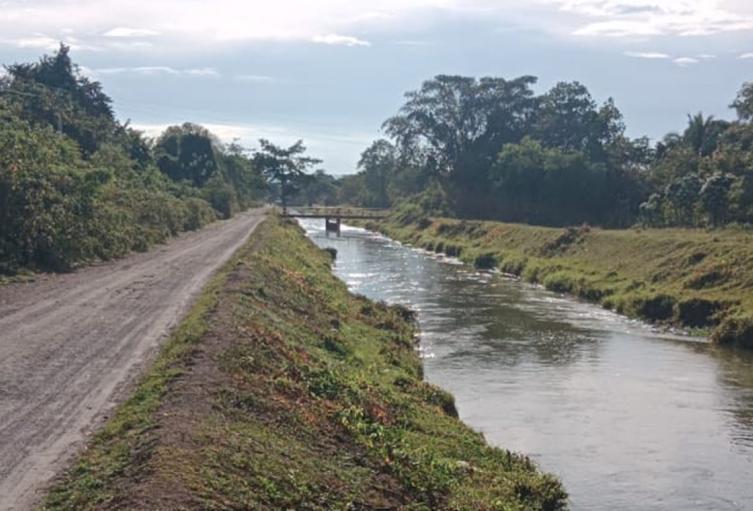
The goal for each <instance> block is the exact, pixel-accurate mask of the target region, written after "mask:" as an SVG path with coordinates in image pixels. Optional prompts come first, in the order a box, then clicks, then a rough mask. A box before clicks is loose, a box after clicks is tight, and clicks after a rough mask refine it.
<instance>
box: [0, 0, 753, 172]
mask: <svg viewBox="0 0 753 511" xmlns="http://www.w3.org/2000/svg"><path fill="white" fill-rule="evenodd" d="M61 41H62V42H65V43H66V44H68V45H70V46H71V48H72V57H73V59H74V61H75V62H77V63H78V64H79V65H80V66H81V69H82V72H83V73H85V74H86V75H88V76H90V77H92V78H94V79H96V80H99V81H101V82H102V84H103V86H104V89H105V92H106V93H107V94H109V95H110V96H111V97H112V98H113V100H114V106H115V110H116V113H117V115H118V117H119V118H120V119H121V120H123V121H126V120H130V122H131V125H132V126H135V127H137V128H139V129H142V130H144V131H145V132H146V133H147V134H149V135H156V134H158V133H159V132H160V131H161V130H162V129H163V128H164V127H165V126H168V125H171V124H177V123H182V122H185V121H191V122H196V123H199V124H203V125H204V126H206V127H208V128H209V129H211V130H212V131H213V132H215V133H216V134H217V135H218V136H219V137H220V138H221V139H223V140H225V141H228V142H229V141H232V140H234V139H239V141H240V142H241V144H243V145H245V146H247V147H249V148H253V147H254V146H255V145H256V140H258V138H261V137H263V138H268V139H270V140H272V141H273V142H275V143H279V144H292V143H293V142H295V141H296V140H297V139H299V138H301V139H303V140H304V142H305V143H306V145H307V147H308V148H309V152H310V153H311V154H312V155H313V156H317V157H319V158H321V159H323V160H324V163H323V164H322V166H323V168H325V169H326V170H327V171H328V172H331V173H334V174H348V173H352V172H354V171H355V169H356V164H357V161H358V157H359V154H360V153H361V151H363V150H364V149H365V148H366V147H367V146H368V145H369V143H370V142H371V141H372V140H374V139H375V138H378V137H380V136H382V133H381V131H380V126H381V124H382V122H383V121H384V120H385V119H387V118H388V117H390V116H392V115H394V114H395V113H396V112H397V111H398V109H399V108H400V106H401V104H402V103H403V99H404V98H403V95H404V93H405V92H407V91H410V90H415V89H417V88H419V87H420V85H421V83H422V82H423V81H424V80H427V79H430V78H431V77H433V76H435V75H437V74H462V75H468V76H479V77H480V76H501V77H504V78H508V79H510V78H515V77H517V76H520V75H534V76H537V77H539V83H538V85H537V90H538V91H539V92H543V91H545V90H546V89H547V88H549V87H551V86H552V85H554V84H555V83H557V82H558V81H562V80H566V81H572V80H577V81H580V82H582V83H583V84H585V85H586V86H587V87H588V88H589V90H590V91H591V93H592V94H593V96H594V98H595V99H596V100H597V101H598V102H603V101H605V100H606V99H608V98H609V97H612V98H614V100H615V101H616V103H617V106H618V107H619V108H620V110H621V111H622V112H623V114H624V116H625V122H626V124H627V126H628V134H629V135H631V136H634V137H638V136H643V135H646V136H649V137H651V138H653V139H658V138H660V137H662V136H663V135H664V134H666V133H667V132H670V131H677V130H681V129H682V128H683V126H684V125H685V123H686V122H687V115H688V114H690V113H697V112H699V111H700V112H703V113H705V114H706V115H714V116H716V117H717V118H732V116H733V112H732V111H731V110H730V109H729V108H728V105H729V104H730V103H731V102H732V100H733V99H734V97H735V94H736V92H737V90H738V89H739V88H740V86H741V85H742V84H743V82H745V81H750V80H753V0H373V1H366V0H363V1H346V0H316V1H313V0H310V1H303V0H264V1H258V0H213V1H198V0H129V1H122V0H77V1H72V0H0V62H2V63H6V64H10V63H13V62H23V61H29V60H34V59H36V58H38V57H39V56H40V55H41V54H43V53H49V52H52V51H54V50H55V49H56V47H57V46H58V44H59V43H60V42H61Z"/></svg>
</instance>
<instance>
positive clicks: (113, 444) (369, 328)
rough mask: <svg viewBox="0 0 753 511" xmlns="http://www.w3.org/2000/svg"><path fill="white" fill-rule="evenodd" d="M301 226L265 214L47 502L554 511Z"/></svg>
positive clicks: (406, 323)
mask: <svg viewBox="0 0 753 511" xmlns="http://www.w3.org/2000/svg"><path fill="white" fill-rule="evenodd" d="M331 260H332V259H331V256H330V255H329V254H327V253H326V252H325V251H322V250H319V249H317V248H316V247H315V246H314V245H313V244H312V243H311V242H310V241H308V240H307V239H306V238H305V236H304V234H303V233H302V231H301V230H300V229H299V228H298V227H297V226H294V225H292V224H288V223H285V222H283V221H281V220H279V219H277V218H274V217H273V218H271V219H269V220H267V221H266V222H265V223H264V224H262V225H261V226H260V227H259V228H258V229H257V231H256V232H255V233H254V235H253V236H252V239H251V240H250V242H249V244H248V245H247V246H246V247H245V248H243V249H241V251H240V252H239V253H238V254H237V256H236V257H235V258H234V259H233V260H232V261H231V262H230V263H228V264H227V265H226V266H225V268H224V269H223V270H222V272H221V273H220V274H219V275H218V276H217V277H216V278H215V279H214V280H213V281H212V283H211V284H210V286H209V287H208V288H207V290H206V291H205V293H204V294H203V296H202V298H201V299H200V301H199V303H198V304H197V305H196V307H195V308H194V310H193V311H192V312H191V314H190V315H189V317H188V319H187V320H186V321H185V322H184V323H183V324H182V325H181V327H180V328H179V329H178V330H177V331H176V333H175V334H174V335H173V336H172V338H171V339H170V340H169V341H168V342H167V344H166V345H165V348H164V349H163V352H162V354H161V355H160V357H159V359H158V360H157V362H156V363H155V365H154V366H153V368H152V369H151V370H150V371H149V372H148V373H147V375H146V376H145V377H144V379H143V381H142V383H141V385H140V386H139V388H138V389H137V391H136V393H135V394H134V396H133V397H132V398H131V399H130V400H129V401H128V402H126V403H125V404H124V405H122V406H121V407H120V408H119V409H118V411H117V413H116V414H115V416H114V417H113V419H112V420H110V421H109V423H108V424H107V425H106V426H105V428H104V429H103V430H102V431H101V432H100V433H98V434H97V435H96V436H95V437H94V438H93V439H92V441H91V442H90V444H89V446H88V448H87V449H86V450H85V451H84V453H83V454H82V455H81V456H80V458H79V459H78V461H77V462H76V463H75V464H74V465H73V466H72V467H71V469H70V470H69V471H68V472H67V473H66V474H65V475H64V476H62V478H61V479H60V480H59V481H58V483H57V484H56V486H55V487H54V488H53V489H52V491H51V492H50V494H49V496H48V497H47V499H46V502H45V504H44V509H48V510H62V509H77V510H78V509H265V510H266V509H269V510H273V509H274V510H276V509H321V510H324V509H327V510H328V509H343V510H345V509H353V510H357V509H406V510H435V509H448V510H510V511H512V510H556V509H561V508H563V507H564V502H565V499H566V494H565V492H564V490H563V489H562V486H561V485H560V483H559V482H558V481H557V480H556V479H555V478H553V477H552V476H549V475H546V474H542V473H541V472H539V471H538V469H537V468H536V467H535V466H534V464H533V463H532V462H531V461H530V460H529V459H527V458H526V457H524V456H520V455H517V454H513V453H510V452H508V451H506V450H502V449H497V448H492V447H490V446H488V445H487V444H486V442H485V441H484V439H483V437H482V436H481V435H480V434H478V433H475V432H473V431H472V430H471V429H469V428H468V427H467V426H465V425H464V424H463V423H462V422H460V421H459V420H458V419H457V413H456V411H455V405H454V401H453V398H452V396H451V395H449V394H447V393H446V392H444V391H442V390H441V389H439V388H437V387H434V386H432V385H430V384H428V383H426V382H425V381H423V378H422V366H421V362H420V359H419V358H418V355H417V353H416V350H415V334H416V332H415V327H414V323H413V321H412V316H411V314H410V312H409V311H407V310H405V309H403V308H399V307H389V306H386V305H384V304H380V303H373V302H370V301H369V300H367V299H365V298H363V297H358V296H353V295H351V294H350V293H349V292H348V291H347V288H346V286H345V285H344V283H342V282H341V281H339V280H338V279H336V278H335V277H334V276H333V275H332V273H331V269H330V264H331Z"/></svg>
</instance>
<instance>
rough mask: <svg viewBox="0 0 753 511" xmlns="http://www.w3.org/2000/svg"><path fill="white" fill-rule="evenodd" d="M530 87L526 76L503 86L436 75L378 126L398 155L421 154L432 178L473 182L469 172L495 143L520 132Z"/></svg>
mask: <svg viewBox="0 0 753 511" xmlns="http://www.w3.org/2000/svg"><path fill="white" fill-rule="evenodd" d="M534 83H536V79H535V78H534V77H531V76H524V77H521V78H517V79H515V80H512V81H509V82H508V81H506V80H504V79H502V78H482V79H481V80H476V79H475V78H471V77H465V76H450V75H439V76H436V77H435V78H434V79H432V80H428V81H426V82H424V83H423V85H422V86H421V89H420V90H418V91H412V92H408V93H407V94H406V98H407V102H406V103H405V105H403V107H402V108H401V109H400V112H399V114H398V115H397V116H395V117H392V118H390V119H388V120H387V121H386V122H385V123H384V125H383V127H384V129H385V130H386V132H387V134H388V135H390V136H391V137H392V138H394V139H395V140H396V142H397V144H398V146H399V147H400V148H401V151H402V152H412V153H418V152H420V153H421V154H423V155H424V156H425V158H426V159H425V165H424V166H425V167H426V168H427V169H431V170H432V171H433V173H434V175H436V176H447V177H453V178H456V180H462V178H463V177H464V176H465V175H467V174H470V175H472V176H474V177H476V176H477V175H478V173H476V172H474V171H475V170H477V169H478V168H479V167H482V168H483V170H486V168H488V166H489V165H490V164H491V163H492V161H493V159H494V156H495V155H496V153H497V152H498V151H499V148H500V147H501V144H503V143H506V142H517V141H518V140H520V138H521V137H522V136H523V133H525V131H526V127H525V124H526V122H527V118H528V115H529V112H530V109H531V107H532V100H531V98H532V96H533V92H532V91H531V89H530V87H531V85H533V84H534ZM479 162H481V163H480V164H479Z"/></svg>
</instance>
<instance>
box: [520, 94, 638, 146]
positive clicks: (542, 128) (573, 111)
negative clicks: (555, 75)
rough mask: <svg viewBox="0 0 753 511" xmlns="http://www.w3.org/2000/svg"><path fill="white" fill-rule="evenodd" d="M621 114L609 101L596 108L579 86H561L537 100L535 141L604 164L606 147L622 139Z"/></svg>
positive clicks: (622, 125) (589, 95)
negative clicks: (574, 152)
mask: <svg viewBox="0 0 753 511" xmlns="http://www.w3.org/2000/svg"><path fill="white" fill-rule="evenodd" d="M624 131H625V126H624V124H623V122H622V114H621V113H620V111H619V110H618V109H617V107H616V106H615V104H614V101H613V100H611V99H609V100H608V101H607V102H606V103H604V105H602V107H600V108H598V107H597V104H596V102H595V101H594V100H593V98H592V97H591V94H590V93H589V92H588V89H587V88H586V87H585V86H584V85H582V84H581V83H579V82H560V83H558V84H557V85H555V86H554V88H552V89H551V90H550V91H549V92H547V93H546V94H544V95H543V96H542V97H541V98H540V99H539V106H538V108H537V110H536V113H535V133H536V135H535V136H536V138H537V139H538V140H540V141H541V143H542V144H544V145H545V146H547V147H556V148H558V149H565V150H569V151H583V152H584V153H586V154H587V155H588V156H589V157H590V158H591V159H593V160H598V161H603V160H604V159H605V158H606V150H605V146H607V145H609V144H611V143H613V142H614V141H616V140H617V139H618V138H619V137H621V136H622V135H623V133H624Z"/></svg>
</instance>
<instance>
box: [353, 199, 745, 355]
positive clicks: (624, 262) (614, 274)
mask: <svg viewBox="0 0 753 511" xmlns="http://www.w3.org/2000/svg"><path fill="white" fill-rule="evenodd" d="M368 227H369V228H372V229H375V230H380V231H382V232H383V233H384V234H386V235H388V236H390V237H392V238H395V239H397V240H400V241H403V242H408V243H411V244H413V245H414V246H418V247H422V248H426V249H428V250H433V251H436V252H443V253H445V254H448V255H453V256H457V257H459V258H460V259H462V260H463V261H465V262H467V263H469V264H476V266H477V267H479V268H490V267H495V268H498V269H500V270H501V271H503V272H506V273H510V274H513V275H517V276H520V277H521V278H523V279H524V280H526V281H528V282H533V283H540V284H542V285H544V286H545V287H547V288H548V289H550V290H553V291H557V292H562V293H570V294H573V295H576V296H579V297H581V298H584V299H587V300H590V301H593V302H597V303H600V304H601V305H603V306H604V307H607V308H609V309H613V310H615V311H617V312H619V313H622V314H626V315H629V316H633V317H639V318H642V319H646V320H649V321H652V322H657V323H664V324H668V325H674V326H681V327H686V328H689V329H693V330H695V331H697V332H698V333H700V334H710V335H711V337H712V339H714V340H715V341H717V342H719V343H721V344H727V345H736V346H742V347H747V348H753V233H752V232H751V231H747V230H743V229H736V228H729V229H724V230H712V231H706V230H701V229H627V230H604V229H596V228H589V227H586V226H584V227H580V228H568V229H559V228H547V227H537V226H529V225H521V224H505V223H500V222H488V221H463V220H453V219H444V218H436V219H426V218H412V217H411V218H402V217H400V216H399V214H398V215H395V216H394V217H393V218H392V219H391V220H390V221H388V222H379V223H376V222H375V223H372V224H370V225H368Z"/></svg>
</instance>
